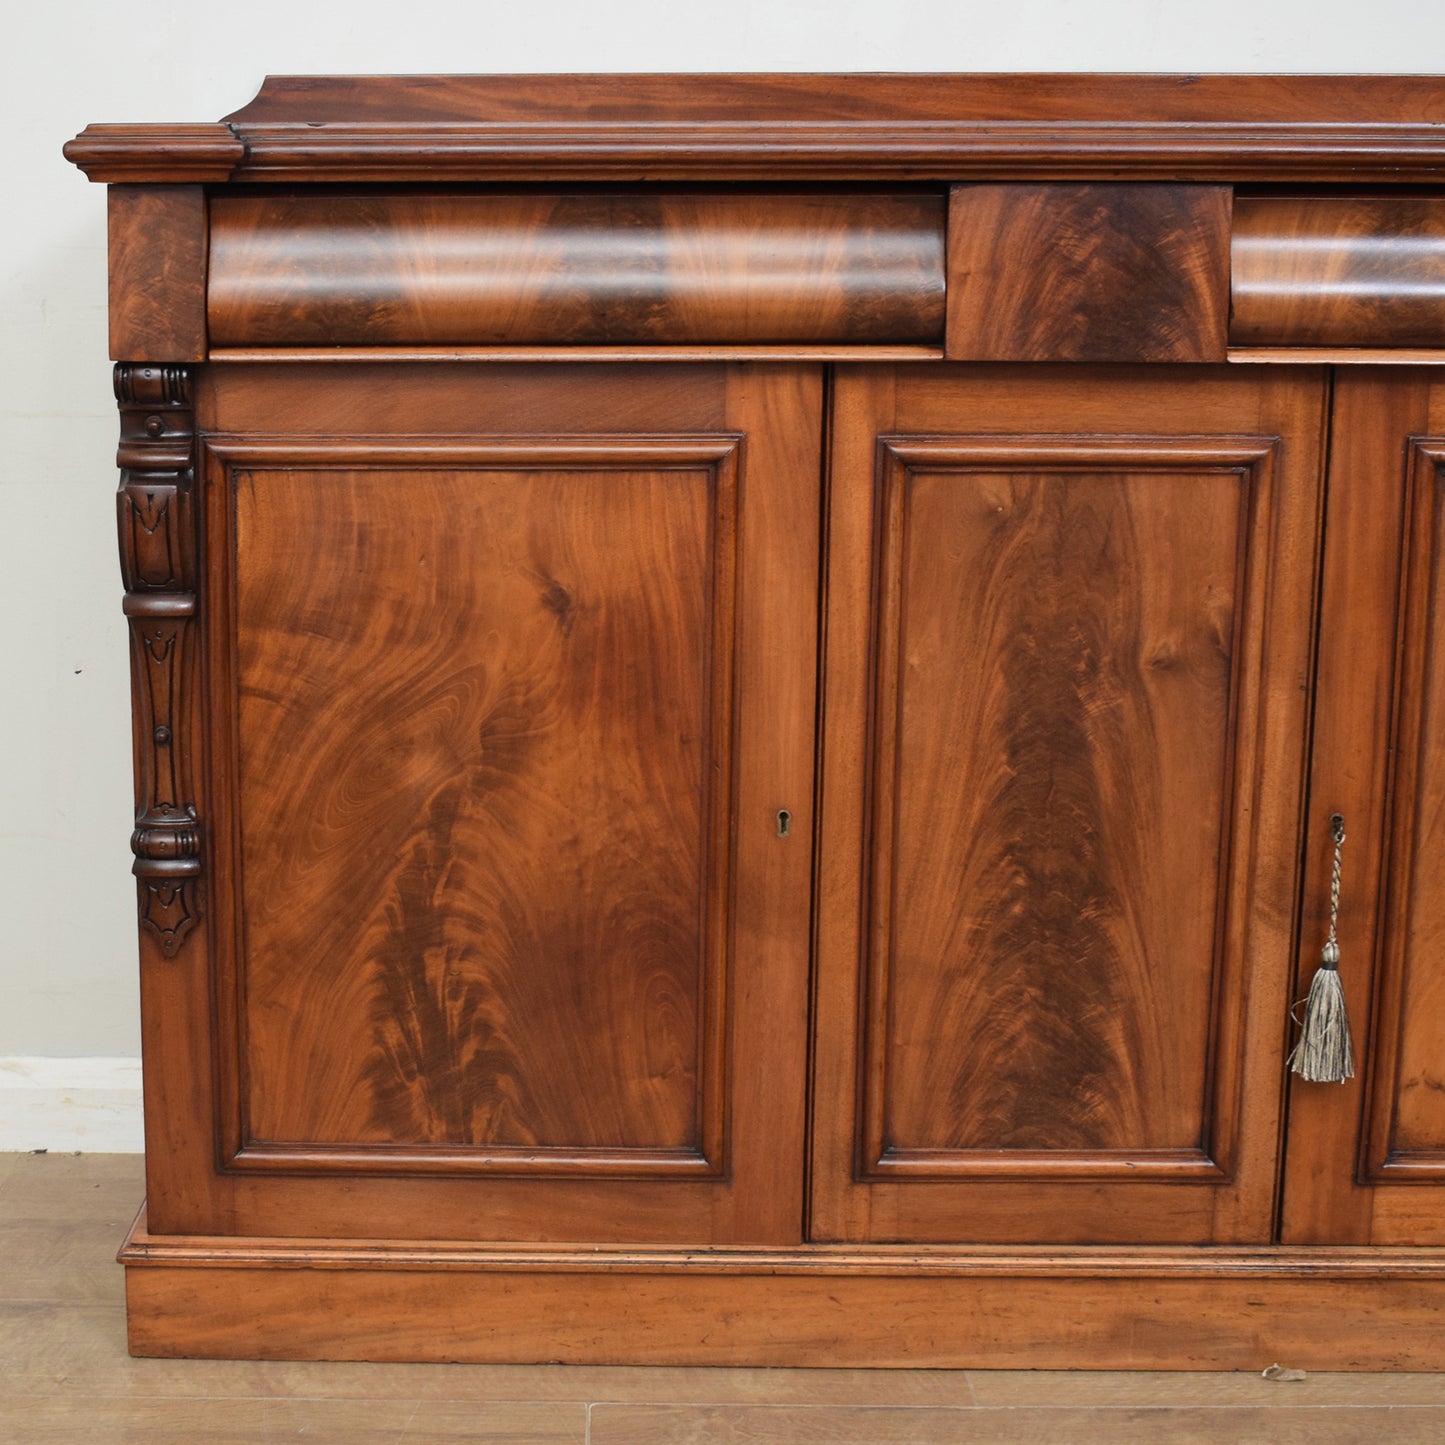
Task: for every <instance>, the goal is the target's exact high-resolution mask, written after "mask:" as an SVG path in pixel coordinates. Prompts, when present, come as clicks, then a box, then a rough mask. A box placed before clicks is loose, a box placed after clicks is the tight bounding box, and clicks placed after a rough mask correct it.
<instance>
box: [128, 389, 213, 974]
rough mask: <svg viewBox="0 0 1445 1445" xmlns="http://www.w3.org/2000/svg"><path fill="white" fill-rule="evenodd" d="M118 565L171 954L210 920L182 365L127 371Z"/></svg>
mask: <svg viewBox="0 0 1445 1445" xmlns="http://www.w3.org/2000/svg"><path fill="white" fill-rule="evenodd" d="M115 398H116V401H117V403H118V404H119V406H120V450H119V452H118V453H117V456H116V462H117V465H119V467H120V469H121V472H120V489H119V491H118V493H117V496H116V502H117V509H118V521H119V527H120V566H121V575H122V577H123V578H124V580H125V588H126V592H125V615H126V617H127V618H128V619H129V620H130V641H131V678H132V684H133V689H134V698H135V748H136V818H135V831H134V832H133V833H132V834H131V840H130V846H131V851H132V852H133V853H134V854H135V863H134V865H133V867H132V872H134V874H135V876H136V882H137V890H138V895H139V906H140V921H141V926H142V927H143V928H147V929H149V930H150V931H151V932H152V933H154V934H155V935H156V937H157V938H158V939H159V940H160V946H161V950H162V952H164V953H165V954H166V956H167V957H171V956H173V955H174V954H175V953H176V951H177V950H178V949H179V948H180V946H181V944H182V943H183V942H184V941H185V937H186V935H187V934H188V933H189V932H190V930H191V928H192V926H193V925H194V924H195V923H196V922H197V920H198V919H199V917H200V893H199V879H200V873H201V830H200V824H199V823H198V821H197V818H196V805H195V801H194V798H195V794H194V790H193V788H192V759H191V744H190V737H189V728H188V723H189V719H190V716H191V708H190V696H191V689H192V688H193V686H194V671H195V669H194V661H193V657H194V651H195V637H194V628H195V615H196V518H195V511H194V496H193V482H194V465H193V458H192V451H193V447H194V443H195V423H194V418H193V414H192V411H191V389H190V375H189V373H188V371H187V370H186V368H185V367H183V366H163V365H156V364H151V363H145V362H122V363H120V364H119V365H118V366H117V367H116V368H115Z"/></svg>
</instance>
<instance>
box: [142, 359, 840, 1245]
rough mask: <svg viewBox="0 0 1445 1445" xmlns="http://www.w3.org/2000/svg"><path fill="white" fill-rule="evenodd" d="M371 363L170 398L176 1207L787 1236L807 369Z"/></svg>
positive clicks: (313, 1230)
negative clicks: (202, 1024)
mask: <svg viewBox="0 0 1445 1445" xmlns="http://www.w3.org/2000/svg"><path fill="white" fill-rule="evenodd" d="M368 370H375V368H372V369H367V368H361V369H360V371H361V372H362V373H363V374H362V375H360V376H356V375H352V376H348V375H340V376H332V377H328V376H327V375H326V374H325V372H324V371H323V370H321V369H316V370H312V371H309V372H308V374H307V376H306V380H307V383H308V385H307V387H306V389H305V400H304V414H303V411H302V405H298V403H297V402H296V401H290V402H288V401H286V400H285V399H284V397H283V390H284V389H285V383H286V379H287V375H288V373H286V372H285V369H284V368H280V369H277V370H271V369H268V368H235V369H231V370H227V369H221V370H219V371H217V372H216V373H215V374H214V375H213V377H212V389H211V390H209V392H208V393H207V395H206V398H205V403H206V404H205V405H204V406H203V413H204V414H205V420H203V423H202V437H201V445H202V455H203V463H204V465H203V468H202V483H203V487H204V492H205V499H204V506H205V515H206V545H207V551H208V556H209V559H210V560H209V566H208V568H207V573H208V579H209V590H208V591H207V594H206V596H205V597H204V599H203V602H204V604H205V606H206V610H207V612H208V614H209V618H208V627H207V630H206V636H207V641H208V658H207V661H208V673H207V676H208V698H209V703H210V708H211V712H212V716H213V718H214V719H215V724H214V728H213V739H214V746H213V749H212V756H211V758H210V774H211V778H212V803H211V806H210V809H209V816H208V818H207V819H206V822H207V823H208V825H209V826H210V827H211V828H212V829H213V830H214V836H215V844H214V853H215V856H216V859H217V865H216V866H217V875H218V880H219V882H220V887H219V888H218V889H217V897H216V898H215V900H214V905H213V907H212V908H211V910H210V913H211V916H212V917H213V919H214V922H213V924H212V933H211V939H212V947H213V948H214V951H215V959H216V964H215V968H214V978H213V981H212V985H213V988H214V995H215V998H214V1005H213V1009H212V1017H211V1020H210V1022H209V1025H208V1028H209V1030H210V1032H211V1040H210V1049H211V1053H212V1067H213V1071H214V1074H215V1077H216V1080H217V1085H216V1098H215V1114H216V1118H217V1121H218V1122H217V1134H216V1138H215V1141H214V1147H215V1152H216V1164H215V1166H214V1167H213V1168H212V1170H211V1176H210V1179H209V1181H208V1182H207V1187H206V1194H207V1195H208V1201H209V1202H208V1205H207V1211H208V1212H211V1213H213V1214H214V1213H215V1212H218V1211H221V1210H224V1211H226V1212H227V1213H229V1215H230V1216H231V1218H232V1220H233V1221H234V1222H229V1223H228V1224H227V1228H228V1229H237V1230H239V1231H241V1232H244V1233H252V1234H261V1235H264V1234H281V1233H285V1234H327V1233H333V1234H343V1235H344V1234H349V1233H356V1232H362V1233H367V1234H372V1235H386V1236H396V1237H417V1236H422V1237H432V1238H438V1237H440V1238H465V1239H476V1238H493V1239H518V1240H527V1239H531V1240H556V1241H564V1240H565V1241H575V1240H588V1239H595V1240H601V1241H622V1242H628V1241H632V1242H641V1243H645V1242H670V1243H705V1242H708V1241H710V1240H753V1241H767V1240H771V1241H787V1240H790V1239H794V1240H795V1239H796V1238H797V1236H798V1227H799V1226H798V1211H797V1199H798V1195H799V1191H800V1188H801V1183H800V1179H801V1152H802V1142H801V1128H802V1123H801V1121H802V1103H801V1099H802V1093H803V1088H804V1078H803V1063H802V1060H803V1057H804V1049H805V1010H806V1002H805V989H806V973H807V963H806V960H807V903H806V900H807V877H808V858H807V846H806V840H807V837H808V833H809V815H810V809H811V793H812V779H811V748H812V709H811V697H812V687H813V683H812V675H813V660H812V654H813V649H814V645H815V644H814V624H813V617H814V606H815V587H816V561H815V558H814V557H812V556H810V555H809V552H808V550H807V548H806V546H804V547H802V548H800V547H799V546H798V538H799V537H800V536H803V537H806V536H807V535H808V527H807V519H808V517H809V516H810V515H812V514H814V512H815V510H816V496H815V495H813V494H814V493H815V492H816V487H817V476H818V473H819V470H820V469H819V466H818V455H817V452H818V445H819V443H818V431H817V421H816V419H817V417H818V415H819V410H820V395H819V378H818V376H817V374H816V373H815V372H810V371H806V370H802V369H800V370H797V371H793V372H790V373H784V372H782V371H775V372H768V371H766V370H764V369H754V370H752V371H745V370H742V369H733V370H727V369H724V368H698V369H697V370H696V371H694V372H691V373H688V372H681V371H675V370H669V369H658V370H656V371H646V372H644V371H637V372H625V371H621V370H618V369H613V368H606V367H597V368H581V369H577V370H575V371H574V370H568V369H566V368H556V369H552V368H543V367H538V368H534V369H532V370H531V371H530V372H526V373H523V372H521V371H513V370H511V369H508V368H503V367H486V368H478V369H476V370H475V371H471V372H468V371H466V370H463V369H457V370H455V371H454V370H451V369H447V368H438V369H437V370H436V371H435V372H426V371H420V372H415V373H414V372H408V371H404V370H400V369H398V370H397V371H396V373H395V374H394V376H393V377H392V382H393V388H394V392H393V400H392V401H391V402H390V403H389V404H388V407H379V408H378V409H377V410H376V411H374V412H371V413H370V422H371V426H370V430H369V431H362V430H360V429H357V428H354V422H353V417H352V413H353V409H354V408H355V406H356V404H357V395H356V392H357V390H358V389H361V390H364V388H365V387H366V386H367V385H368V384H369V377H368V376H367V375H366V374H365V373H367V372H368ZM293 389H294V388H293ZM398 396H399V397H400V398H401V400H399V401H398V400H397V399H396V397H398ZM408 397H409V398H410V400H409V401H408V400H407V399H406V398H408ZM278 412H279V413H280V414H279V415H278ZM459 423H464V424H465V426H466V430H460V429H458V424H459ZM263 426H264V429H263ZM781 811H786V812H788V813H789V815H790V819H791V818H796V819H797V820H798V829H797V832H796V833H794V832H793V830H792V829H791V828H790V829H789V830H787V832H786V833H783V832H781V831H780V828H779V824H778V814H779V812H781ZM788 1080H791V1088H782V1087H779V1085H780V1083H781V1082H782V1081H788ZM763 1081H767V1083H766V1087H765V1086H764V1082H763ZM161 1197H162V1201H163V1208H164V1201H166V1199H167V1198H168V1196H167V1195H166V1194H165V1192H164V1191H163V1192H162V1196H161ZM199 1212H200V1211H189V1212H188V1213H187V1218H186V1221H185V1223H184V1224H183V1225H181V1226H177V1225H176V1224H174V1223H172V1224H170V1225H169V1226H168V1227H170V1228H173V1229H174V1228H177V1227H186V1228H191V1229H204V1228H217V1227H218V1226H217V1225H216V1224H215V1223H214V1222H212V1223H209V1224H208V1223H204V1222H201V1221H200V1220H199V1218H197V1222H195V1223H191V1222H190V1220H191V1218H196V1216H197V1215H198V1214H199Z"/></svg>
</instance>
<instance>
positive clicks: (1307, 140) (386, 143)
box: [65, 74, 1445, 184]
mask: <svg viewBox="0 0 1445 1445" xmlns="http://www.w3.org/2000/svg"><path fill="white" fill-rule="evenodd" d="M65 153H66V155H67V157H68V158H69V159H70V160H71V161H73V162H74V163H75V164H76V165H77V166H79V167H80V168H81V169H82V170H84V171H85V173H86V174H87V175H88V176H89V177H90V178H91V179H92V180H96V181H108V182H147V183H165V182H184V183H196V182H227V181H235V182H294V183H310V182H322V183H325V182H372V181H381V182H442V183H445V182H465V181H478V182H503V183H505V182H513V183H516V182H521V181H555V180H581V181H587V180H592V181H628V182H637V181H652V180H658V181H679V180H681V181H698V182H712V181H740V180H749V181H767V180H787V181H793V182H796V181H802V180H809V179H816V180H830V181H831V180H842V179H849V180H879V181H890V180H939V181H947V180H961V179H973V178H984V177H1002V176H1009V177H1029V178H1038V179H1065V178H1072V179H1111V178H1120V177H1133V178H1141V179H1193V180H1215V181H1278V182H1294V183H1301V182H1303V183H1309V182H1322V183H1330V184H1337V183H1341V182H1344V183H1351V182H1353V183H1356V184H1361V183H1364V184H1390V183H1394V184H1401V183H1407V184H1408V183H1419V182H1430V181H1437V182H1438V181H1439V180H1440V179H1441V178H1445V78H1441V77H1435V76H1365V75H1351V76H1324V75H1309V76H1303V75H1295V76H1284V75H1247V76H1246V75H1089V74H1069V75H1030V74H1002V75H920V74H901V75H767V74H748V75H565V76H559V75H496V76H445V75H417V76H270V77H268V78H267V79H266V81H265V83H264V85H263V86H262V87H261V90H260V93H259V94H258V95H257V96H256V98H255V99H254V100H253V101H251V103H250V104H249V105H246V106H243V107H242V108H241V109H240V110H238V111H235V112H234V113H233V114H231V115H229V116H227V117H225V119H224V120H222V121H218V122H214V123H211V124H199V125H194V124H193V125H92V126H88V127H86V129H85V130H84V131H82V132H81V134H80V135H79V136H77V137H76V138H75V139H74V140H73V141H71V142H70V143H69V145H67V146H66V148H65Z"/></svg>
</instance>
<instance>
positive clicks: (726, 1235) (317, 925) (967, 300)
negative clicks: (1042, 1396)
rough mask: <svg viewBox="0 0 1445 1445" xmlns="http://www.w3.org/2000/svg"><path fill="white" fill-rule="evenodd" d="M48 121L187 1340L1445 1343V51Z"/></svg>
mask: <svg viewBox="0 0 1445 1445" xmlns="http://www.w3.org/2000/svg"><path fill="white" fill-rule="evenodd" d="M67 154H68V155H69V157H70V159H71V160H73V161H74V162H75V163H76V164H77V165H78V166H80V167H81V168H82V169H84V170H85V172H86V173H87V174H88V175H89V176H90V177H91V179H93V180H97V181H103V182H106V183H108V184H109V187H110V190H109V199H110V338H111V354H112V357H113V358H114V359H115V361H116V362H117V365H116V370H115V376H116V396H117V398H118V401H119V404H120V433H121V444H120V455H119V464H120V467H121V485H120V492H119V519H120V540H121V563H122V570H123V574H124V582H125V588H126V591H125V611H126V614H127V616H128V617H129V619H130V629H131V639H132V658H133V677H134V727H135V776H136V795H137V804H136V827H135V833H134V837H133V839H132V849H133V851H134V854H135V862H134V871H135V875H136V880H137V897H138V913H139V924H140V945H141V962H140V976H141V993H142V1010H143V1033H144V1053H145V1101H146V1140H147V1162H146V1175H147V1191H148V1200H147V1204H146V1207H145V1209H144V1211H143V1213H142V1214H141V1216H140V1218H139V1219H138V1221H137V1223H136V1226H135V1228H134V1229H133V1231H132V1233H131V1235H130V1237H129V1240H128V1241H127V1243H126V1244H125V1246H124V1248H123V1250H122V1252H121V1259H122V1261H123V1262H124V1264H125V1267H126V1275H127V1293H128V1300H129V1309H130V1331H131V1347H132V1349H133V1350H134V1351H135V1352H136V1353H139V1354H156V1355H195V1356H227V1355H239V1356H255V1357H283V1358H311V1359H314V1358H322V1359H324V1358H355V1359H376V1360H382V1359H386V1360H474V1361H482V1360H492V1361H504V1360H510V1361H541V1360H564V1361H576V1362H623V1363H647V1362H669V1363H697V1364H710V1363H748V1364H800V1365H801V1364H806V1365H926V1366H957V1365H973V1366H990V1365H995V1366H1000V1365H1009V1366H1018V1365H1036V1366H1056V1367H1068V1366H1092V1367H1107V1368H1118V1367H1131V1366H1139V1367H1152V1368H1189V1367H1210V1368H1232V1367H1258V1366H1261V1365H1264V1364H1268V1363H1269V1362H1271V1361H1272V1360H1275V1359H1283V1360H1287V1361H1288V1362H1290V1363H1292V1364H1298V1365H1303V1366H1306V1367H1310V1368H1331V1369H1368V1368H1386V1367H1388V1368H1403V1369H1408V1368H1428V1369H1445V1312H1442V1311H1445V867H1442V862H1441V860H1442V858H1445V632H1442V630H1441V628H1440V626H1439V619H1440V618H1441V617H1442V616H1445V595H1442V594H1445V566H1442V563H1445V83H1442V82H1441V81H1440V80H1436V79H1428V78H1422V77H1373V78H1371V77H1288V78H1287V77H1219V76H1214V77H1211V76H1142V77H1141V76H1086V75H1073V76H1027V75H1009V76H975V77H966V76H926V75H910V76H876V75H875V76H855V75H845V76H779V75H740V76H712V77H700V76H631V77H628V76H562V77H542V76H533V77H506V76H502V77H409V78H336V77H323V78H309V77H284V78H274V79H270V80H268V81H267V82H266V84H265V86H264V87H263V89H262V90H261V92H260V94H259V96H258V97H257V99H256V100H254V101H253V102H251V104H249V105H248V106H246V107H245V108H244V109H242V110H240V111H238V112H236V113H235V114H234V115H232V116H230V117H228V118H227V119H226V120H225V121H223V122H219V123H216V124H209V125H155V126H92V127H90V128H89V129H87V130H86V131H85V132H83V133H82V134H81V135H80V136H79V137H77V138H76V139H75V140H74V141H72V142H71V144H70V145H69V146H68V147H67ZM1337 817H1338V818H1340V819H1342V820H1343V823H1342V827H1343V831H1344V834H1345V839H1346V841H1345V842H1344V843H1343V844H1342V845H1341V851H1340V854H1339V857H1340V859H1341V865H1340V872H1339V875H1338V883H1339V889H1338V899H1337V911H1336V912H1335V915H1334V916H1335V918H1336V926H1337V932H1336V931H1334V930H1333V929H1332V926H1331V917H1332V904H1331V875H1332V869H1333V866H1334V861H1335V858H1336V850H1335V834H1336V825H1335V823H1334V822H1333V820H1334V819H1336V818H1337ZM1327 937H1329V938H1331V939H1336V938H1337V942H1338V948H1339V954H1340V958H1341V962H1340V963H1339V966H1338V970H1337V977H1338V978H1339V979H1340V980H1341V981H1342V982H1343V987H1344V996H1345V998H1346V1000H1347V1003H1348V1009H1349V1018H1350V1022H1351V1025H1352V1028H1353V1034H1354V1049H1353V1064H1354V1076H1353V1077H1352V1078H1349V1079H1347V1080H1346V1081H1345V1082H1344V1083H1343V1084H1334V1083H1319V1082H1307V1081H1306V1080H1305V1079H1303V1078H1301V1077H1299V1076H1297V1075H1295V1074H1293V1073H1292V1072H1291V1070H1290V1068H1289V1067H1288V1060H1289V1058H1290V1053H1291V1049H1292V1047H1293V1045H1294V1042H1295V1037H1296V1027H1295V1024H1294V1023H1293V1022H1292V1017H1291V1015H1292V1009H1293V1008H1294V1007H1295V1005H1296V1001H1297V1000H1299V999H1300V998H1301V997H1302V996H1303V994H1304V993H1305V991H1306V989H1307V988H1308V987H1309V984H1310V979H1311V977H1312V975H1313V974H1314V971H1315V968H1316V966H1317V964H1318V963H1319V960H1320V957H1321V948H1322V945H1323V944H1324V942H1325V940H1326V938H1327Z"/></svg>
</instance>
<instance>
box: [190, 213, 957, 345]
mask: <svg viewBox="0 0 1445 1445" xmlns="http://www.w3.org/2000/svg"><path fill="white" fill-rule="evenodd" d="M943 222H944V201H943V197H942V196H941V195H937V194H935V195H921V194H915V195H907V194H902V195H899V194H894V195H812V196H781V195H759V194H753V195H749V194H746V193H742V194H737V193H733V194H727V195H711V194H707V193H691V194H689V193H670V194H661V195H660V194H647V193H640V192H639V193H634V194H617V193H611V192H609V193H605V194H595V193H579V194H574V195H558V196H536V195H515V196H481V195H454V194H441V195H430V196H418V195H407V196H350V197H331V196H314V195H313V196H295V195H283V196H271V195H248V196H222V197H219V198H217V199H216V200H215V201H214V202H213V204H212V210H211V256H210V289H209V324H210V334H211V339H212V341H213V342H214V343H215V344H216V345H219V346H226V345H250V346H256V345H272V346H277V345H279V346H308V345H309V346H315V345H326V346H335V345H341V346H363V345H372V346H375V345H385V346H436V345H462V346H465V345H497V346H525V345H537V344H542V343H546V344H552V345H589V344H593V345H596V344H613V345H619V344H621V345H627V344H632V345H637V344H640V343H649V342H656V343H666V344H671V345H688V344H692V345H699V344H707V343H714V344H718V343H729V344H764V345H785V344H803V345H807V344H819V343H825V342H831V343H835V344H844V345H846V344H860V343H867V342H876V343H888V344H895V345H897V344H908V343H926V342H937V341H940V340H941V339H942V336H943Z"/></svg>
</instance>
